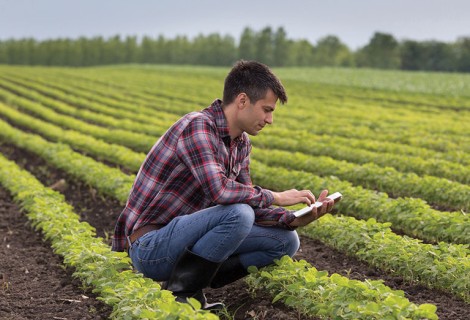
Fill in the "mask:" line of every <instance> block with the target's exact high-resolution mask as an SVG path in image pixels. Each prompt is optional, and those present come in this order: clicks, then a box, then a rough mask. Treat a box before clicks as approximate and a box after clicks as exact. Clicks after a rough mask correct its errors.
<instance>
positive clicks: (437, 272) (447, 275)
mask: <svg viewBox="0 0 470 320" xmlns="http://www.w3.org/2000/svg"><path fill="white" fill-rule="evenodd" d="M389 226H390V223H385V224H379V223H377V222H376V221H375V220H374V219H370V220H368V221H364V220H356V219H354V218H352V217H344V216H343V217H333V216H331V215H326V216H324V217H322V218H321V219H319V220H318V223H313V224H310V225H308V226H306V227H304V228H301V229H300V232H301V233H302V234H304V235H307V236H308V237H311V238H314V239H319V240H321V241H322V242H324V243H326V244H327V245H329V246H331V247H333V248H336V249H338V250H340V251H343V252H345V253H347V254H351V253H353V252H354V255H355V256H356V257H358V258H359V259H361V260H364V261H366V262H367V263H368V264H369V265H372V266H375V267H377V268H379V269H381V270H385V271H388V272H390V273H393V274H396V275H400V276H402V277H403V278H404V279H407V280H410V281H412V282H413V281H418V282H420V283H422V284H425V285H426V286H427V287H429V288H441V289H443V290H446V291H450V292H452V293H453V294H455V295H457V296H459V297H461V298H462V299H463V300H465V301H467V302H470V256H469V255H468V250H467V248H468V245H456V246H453V247H452V248H450V247H449V246H448V245H447V244H446V243H444V242H440V243H438V244H435V245H432V244H424V243H422V242H421V240H417V239H412V238H409V237H406V236H404V237H401V236H398V235H396V234H395V233H393V232H392V231H391V230H390V228H389ZM344 228H348V230H349V232H351V233H350V234H348V235H345V234H344V233H343V229H344ZM411 265H412V266H413V268H410V267H409V266H411Z"/></svg>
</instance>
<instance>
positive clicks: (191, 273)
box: [164, 249, 224, 310]
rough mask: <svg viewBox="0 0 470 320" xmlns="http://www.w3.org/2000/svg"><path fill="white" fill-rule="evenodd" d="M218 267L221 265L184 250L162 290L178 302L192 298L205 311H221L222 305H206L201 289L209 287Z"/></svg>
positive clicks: (184, 301) (185, 301)
mask: <svg viewBox="0 0 470 320" xmlns="http://www.w3.org/2000/svg"><path fill="white" fill-rule="evenodd" d="M220 265H221V263H216V262H212V261H209V260H206V259H204V258H202V257H200V256H198V255H196V254H195V253H193V252H191V251H190V250H189V249H186V250H185V251H184V252H183V254H182V255H181V257H180V258H179V259H178V261H177V262H176V265H175V267H174V268H173V271H172V273H171V275H170V279H168V281H167V282H166V283H165V284H164V289H167V290H170V291H172V292H173V294H174V295H175V296H176V301H178V302H183V303H187V302H188V301H187V299H188V298H194V299H196V300H198V301H199V302H200V303H201V306H202V308H203V309H205V310H214V309H222V308H223V307H224V305H223V304H222V303H213V304H209V303H207V300H206V297H205V295H204V293H203V292H202V289H204V288H206V287H208V286H209V284H210V283H211V280H212V278H213V277H214V274H215V273H216V272H217V270H218V269H219V267H220Z"/></svg>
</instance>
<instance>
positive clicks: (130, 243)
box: [126, 236, 132, 249]
mask: <svg viewBox="0 0 470 320" xmlns="http://www.w3.org/2000/svg"><path fill="white" fill-rule="evenodd" d="M126 240H127V246H128V249H130V248H131V246H132V242H131V239H130V238H129V236H127V237H126Z"/></svg>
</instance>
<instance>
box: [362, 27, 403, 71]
mask: <svg viewBox="0 0 470 320" xmlns="http://www.w3.org/2000/svg"><path fill="white" fill-rule="evenodd" d="M356 63H357V65H358V66H360V67H371V68H379V69H398V68H399V67H400V48H399V44H398V41H397V40H395V38H394V37H393V36H392V35H391V34H387V33H381V32H376V33H375V34H374V35H373V37H372V38H371V40H370V42H369V43H368V44H367V45H366V46H365V47H363V48H362V49H360V50H358V52H357V53H356Z"/></svg>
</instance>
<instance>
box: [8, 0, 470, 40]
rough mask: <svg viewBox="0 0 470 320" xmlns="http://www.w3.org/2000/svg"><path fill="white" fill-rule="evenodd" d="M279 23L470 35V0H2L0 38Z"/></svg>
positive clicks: (312, 36)
mask: <svg viewBox="0 0 470 320" xmlns="http://www.w3.org/2000/svg"><path fill="white" fill-rule="evenodd" d="M266 26H270V27H272V28H273V29H274V30H275V29H277V28H278V27H280V26H282V27H284V29H285V30H286V32H287V36H288V37H289V38H291V39H307V40H309V41H310V42H311V43H312V44H315V43H316V41H318V40H319V39H320V38H322V37H324V36H326V35H336V36H338V37H339V38H340V39H341V40H342V41H343V42H344V43H346V44H347V45H348V46H349V47H350V48H351V49H357V48H358V47H361V46H364V45H365V44H367V43H368V42H369V40H370V38H371V36H372V35H373V33H374V32H375V31H380V32H385V33H390V34H392V35H393V36H394V37H395V38H396V39H397V40H403V39H412V40H419V41H422V40H439V41H445V42H453V41H456V40H457V38H458V37H460V36H470V0H288V1H277V0H232V1H222V0H219V1H215V0H187V1H183V0H153V1H152V0H134V1H132V0H73V1H71V0H0V40H6V39H10V38H16V39H18V38H24V37H33V38H36V39H39V40H44V39H51V38H59V37H67V38H78V37H79V36H86V37H93V36H98V35H101V36H104V37H110V36H113V35H117V34H119V35H122V36H126V35H136V36H143V35H149V36H158V35H164V36H165V37H167V38H173V37H175V36H176V35H187V36H189V37H190V38H192V37H194V36H196V35H198V34H201V33H202V34H204V35H207V34H210V33H214V32H216V33H219V34H222V35H226V34H229V35H232V36H233V37H235V38H236V39H237V40H238V38H239V37H240V34H241V33H242V31H243V29H244V28H245V27H251V28H252V29H253V30H255V31H260V30H261V29H262V28H264V27H266Z"/></svg>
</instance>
